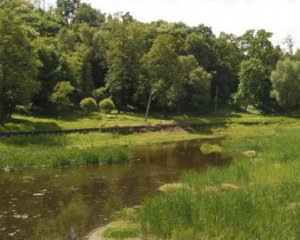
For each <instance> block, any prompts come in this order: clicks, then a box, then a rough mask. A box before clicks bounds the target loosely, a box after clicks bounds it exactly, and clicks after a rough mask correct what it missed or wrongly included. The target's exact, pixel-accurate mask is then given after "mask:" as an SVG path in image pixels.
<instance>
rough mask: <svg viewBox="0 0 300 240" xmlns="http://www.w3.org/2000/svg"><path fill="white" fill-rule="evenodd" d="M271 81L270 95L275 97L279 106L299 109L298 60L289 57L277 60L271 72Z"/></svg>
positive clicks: (299, 73) (299, 63)
mask: <svg viewBox="0 0 300 240" xmlns="http://www.w3.org/2000/svg"><path fill="white" fill-rule="evenodd" d="M271 82H272V87H273V90H272V92H271V96H273V97H275V98H276V100H277V102H278V103H279V105H280V106H282V107H285V108H286V109H292V110H295V109H297V108H298V109H299V107H300V61H292V60H290V59H289V58H287V59H285V60H281V61H279V62H278V63H277V67H276V70H275V71H273V72H272V74H271Z"/></svg>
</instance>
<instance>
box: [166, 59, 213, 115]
mask: <svg viewBox="0 0 300 240" xmlns="http://www.w3.org/2000/svg"><path fill="white" fill-rule="evenodd" d="M178 60H179V65H178V78H177V79H176V81H174V82H173V84H172V86H171V87H170V89H169V90H168V92H167V97H168V105H169V106H170V107H172V108H174V109H175V110H176V111H177V112H179V111H182V110H184V111H199V110H201V108H204V107H205V106H206V105H207V103H208V102H209V101H210V86H211V75H210V74H209V73H207V72H206V71H205V70H204V69H203V68H202V67H200V66H199V64H198V62H197V60H196V59H195V57H194V56H192V55H189V56H179V58H178Z"/></svg>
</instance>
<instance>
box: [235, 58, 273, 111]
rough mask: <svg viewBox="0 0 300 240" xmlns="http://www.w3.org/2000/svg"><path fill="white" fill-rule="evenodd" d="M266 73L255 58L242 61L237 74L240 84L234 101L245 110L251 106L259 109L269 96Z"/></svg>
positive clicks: (260, 62)
mask: <svg viewBox="0 0 300 240" xmlns="http://www.w3.org/2000/svg"><path fill="white" fill-rule="evenodd" d="M267 74H268V71H267V69H266V68H265V67H264V65H263V63H262V61H260V60H259V59H256V58H251V59H250V60H246V61H243V62H242V64H241V70H240V73H239V78H240V83H239V86H238V91H237V93H236V95H235V101H236V103H238V104H239V105H240V106H242V107H244V108H246V107H247V106H249V105H253V106H254V107H256V108H259V109H261V108H262V106H263V104H264V101H265V99H266V98H267V99H268V96H269V82H268V75H267Z"/></svg>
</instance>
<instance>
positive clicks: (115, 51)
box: [105, 19, 145, 109]
mask: <svg viewBox="0 0 300 240" xmlns="http://www.w3.org/2000/svg"><path fill="white" fill-rule="evenodd" d="M108 26H109V27H110V28H111V34H110V35H109V36H108V38H107V43H108V48H109V49H108V52H107V66H108V72H107V75H106V77H105V80H106V88H107V90H108V92H109V94H110V96H111V98H112V100H113V101H114V102H115V103H116V106H117V108H118V109H127V106H128V105H132V104H133V103H134V102H133V100H134V97H133V96H134V94H135V92H136V88H137V87H138V84H137V81H138V79H139V77H140V74H141V64H140V60H141V58H142V56H143V54H144V51H145V49H144V45H143V43H144V41H145V39H144V27H143V25H142V24H140V23H137V22H131V21H129V22H128V23H119V22H118V21H117V20H116V19H114V20H112V21H111V22H109V24H108Z"/></svg>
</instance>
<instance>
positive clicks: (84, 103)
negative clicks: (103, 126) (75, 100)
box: [80, 98, 97, 113]
mask: <svg viewBox="0 0 300 240" xmlns="http://www.w3.org/2000/svg"><path fill="white" fill-rule="evenodd" d="M80 107H81V108H82V109H83V110H84V111H85V112H87V113H92V112H96V111H97V103H96V101H95V99H94V98H84V99H82V100H81V102H80Z"/></svg>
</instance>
